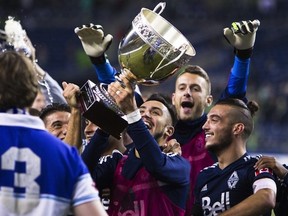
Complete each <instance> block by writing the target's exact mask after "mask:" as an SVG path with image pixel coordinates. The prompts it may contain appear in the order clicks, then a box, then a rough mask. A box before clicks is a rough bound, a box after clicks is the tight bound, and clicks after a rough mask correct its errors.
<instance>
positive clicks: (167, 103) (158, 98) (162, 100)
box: [146, 93, 177, 126]
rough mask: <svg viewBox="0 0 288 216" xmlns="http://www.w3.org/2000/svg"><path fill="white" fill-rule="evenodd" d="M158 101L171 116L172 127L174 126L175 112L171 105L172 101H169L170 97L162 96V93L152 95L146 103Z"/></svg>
mask: <svg viewBox="0 0 288 216" xmlns="http://www.w3.org/2000/svg"><path fill="white" fill-rule="evenodd" d="M152 100H155V101H158V102H160V103H162V104H163V105H164V106H165V107H166V108H167V109H168V111H169V114H170V116H171V119H172V125H173V126H174V125H175V124H176V119H177V118H176V111H175V108H174V106H173V105H172V101H171V97H169V96H167V95H165V94H162V93H154V94H152V95H150V96H149V97H148V98H147V100H146V101H152Z"/></svg>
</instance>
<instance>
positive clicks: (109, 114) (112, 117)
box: [79, 80, 128, 139]
mask: <svg viewBox="0 0 288 216" xmlns="http://www.w3.org/2000/svg"><path fill="white" fill-rule="evenodd" d="M95 88H98V87H97V86H96V84H94V83H93V82H91V81H90V80H88V81H87V82H86V83H85V84H84V85H83V86H82V87H81V88H80V90H81V95H80V97H79V100H80V103H81V108H82V109H81V112H82V116H84V117H85V118H87V119H88V120H89V121H91V122H93V123H94V124H96V125H97V126H98V127H100V128H101V129H102V130H104V131H105V132H107V133H109V134H110V135H112V136H113V137H115V138H117V139H120V138H121V133H122V132H123V131H124V130H125V128H126V127H127V126H128V122H127V121H126V120H125V119H123V118H122V117H121V115H119V113H116V112H115V111H114V110H112V109H111V108H109V105H107V102H106V101H104V100H103V97H100V96H99V95H97V91H95ZM98 94H99V92H98ZM102 96H103V95H102ZM101 98H102V99H101ZM110 103H111V102H110Z"/></svg>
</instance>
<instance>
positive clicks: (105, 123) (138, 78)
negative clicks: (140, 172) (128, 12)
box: [80, 2, 196, 138]
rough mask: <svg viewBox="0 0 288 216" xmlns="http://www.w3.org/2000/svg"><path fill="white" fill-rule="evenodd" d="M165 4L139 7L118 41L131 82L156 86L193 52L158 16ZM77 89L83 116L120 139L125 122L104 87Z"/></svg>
mask: <svg viewBox="0 0 288 216" xmlns="http://www.w3.org/2000/svg"><path fill="white" fill-rule="evenodd" d="M165 6H166V3H164V2H161V3H159V4H158V5H157V6H156V7H155V8H154V10H153V11H151V10H149V9H147V8H142V9H141V11H140V13H139V14H138V15H137V16H136V17H135V18H134V20H133V21H132V26H131V28H130V30H129V31H128V33H127V34H126V35H125V36H124V37H123V39H122V40H121V42H120V44H119V49H118V60H119V63H120V66H121V73H122V74H123V75H124V76H125V77H126V78H127V79H128V80H129V81H130V82H131V84H136V83H137V84H143V85H157V84H159V83H160V82H161V81H163V80H165V79H167V78H168V77H170V76H171V75H173V74H174V73H176V72H177V71H178V70H179V69H180V68H181V67H182V66H184V65H186V64H188V62H189V60H190V59H191V57H193V56H194V55H195V54H196V52H195V49H194V47H193V46H192V45H191V44H190V42H189V41H188V40H187V39H186V38H185V37H184V36H183V35H182V34H181V33H180V31H179V30H177V29H176V28H175V27H174V26H173V25H172V24H171V23H169V22H168V21H167V20H166V19H164V18H163V17H162V16H160V14H161V13H162V12H163V10H164V8H165ZM158 10H159V12H158V13H157V11H158ZM119 81H120V82H121V80H119ZM81 91H82V95H83V96H81V97H80V101H81V105H82V114H83V115H84V117H86V118H88V119H89V120H90V121H92V122H93V123H95V124H96V125H98V126H99V127H100V128H102V129H103V130H105V131H106V132H108V133H109V134H111V135H113V136H114V137H116V138H120V133H121V132H122V131H123V130H124V129H125V128H126V127H127V122H126V121H125V120H124V119H123V118H122V117H123V116H124V114H123V113H122V111H121V110H120V109H119V108H118V106H117V104H116V103H115V102H114V100H113V99H112V98H111V97H110V96H109V94H108V93H107V92H106V90H105V88H103V86H101V85H100V86H98V85H96V84H94V83H92V82H91V81H88V82H87V83H86V84H85V85H84V86H83V87H82V88H81Z"/></svg>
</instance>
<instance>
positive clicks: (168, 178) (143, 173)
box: [92, 120, 190, 216]
mask: <svg viewBox="0 0 288 216" xmlns="http://www.w3.org/2000/svg"><path fill="white" fill-rule="evenodd" d="M127 132H128V134H129V135H130V137H131V138H132V139H133V141H134V144H135V148H136V149H137V151H138V153H139V155H140V158H138V157H136V156H135V151H134V150H132V151H130V152H129V154H128V156H127V157H126V156H124V157H123V155H122V154H121V153H120V152H118V151H114V152H113V154H112V155H110V156H107V157H104V158H102V160H101V161H100V162H99V164H98V165H97V166H96V167H95V169H94V171H93V172H92V177H93V179H94V180H95V182H96V186H97V188H98V189H99V190H101V189H102V188H107V187H108V188H110V189H111V194H112V196H111V201H110V206H109V209H108V213H109V215H127V214H128V213H129V212H130V213H131V214H132V213H136V212H138V213H139V215H151V216H153V215H155V216H156V215H171V216H172V215H184V212H185V203H186V199H187V193H188V189H189V174H190V165H189V163H188V162H187V161H186V160H185V159H184V158H183V157H181V156H179V155H177V154H164V153H163V152H161V149H160V148H159V146H158V144H157V142H156V141H155V139H154V138H153V137H152V136H151V134H150V132H149V130H148V129H147V127H146V126H145V124H144V123H143V121H142V120H140V121H138V122H135V123H133V124H130V125H129V126H128V128H127ZM96 135H99V134H96ZM156 201H157V202H156Z"/></svg>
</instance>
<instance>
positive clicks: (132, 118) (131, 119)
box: [126, 109, 141, 124]
mask: <svg viewBox="0 0 288 216" xmlns="http://www.w3.org/2000/svg"><path fill="white" fill-rule="evenodd" d="M126 119H127V121H128V124H132V123H135V122H137V121H139V120H140V119H141V114H140V111H139V109H137V110H135V111H133V112H131V113H129V114H127V115H126Z"/></svg>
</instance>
